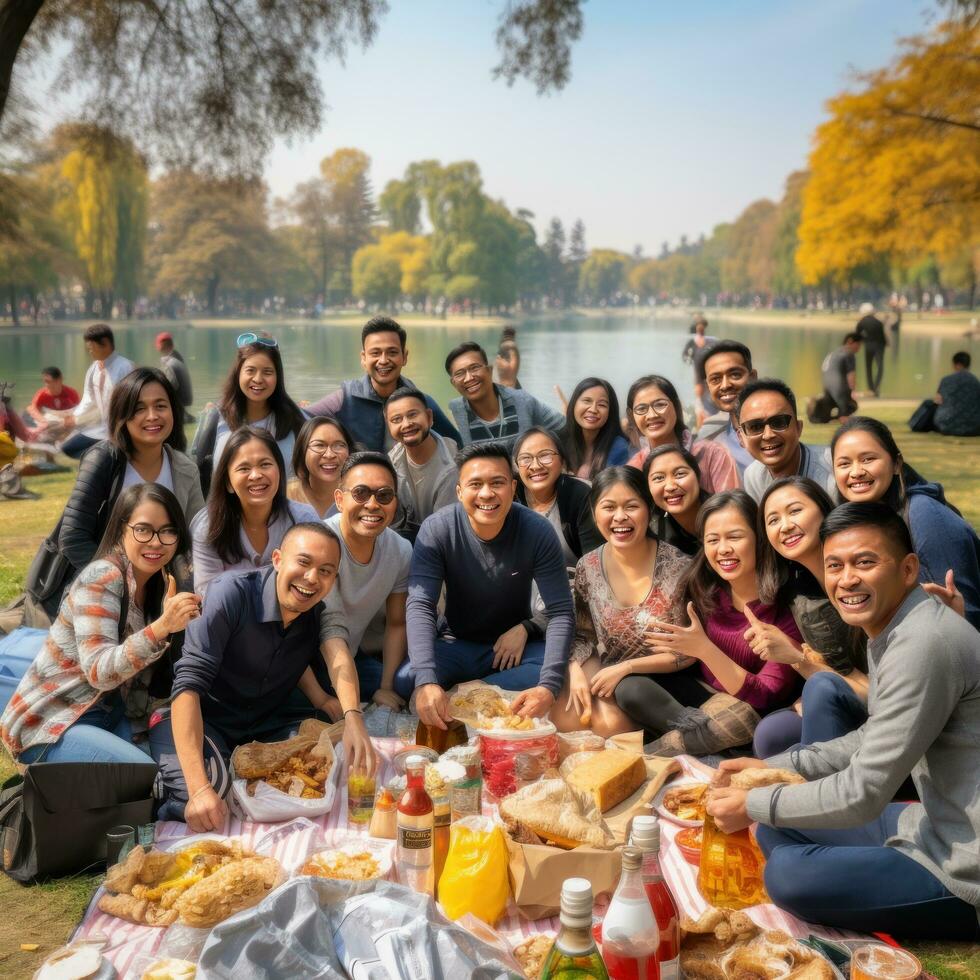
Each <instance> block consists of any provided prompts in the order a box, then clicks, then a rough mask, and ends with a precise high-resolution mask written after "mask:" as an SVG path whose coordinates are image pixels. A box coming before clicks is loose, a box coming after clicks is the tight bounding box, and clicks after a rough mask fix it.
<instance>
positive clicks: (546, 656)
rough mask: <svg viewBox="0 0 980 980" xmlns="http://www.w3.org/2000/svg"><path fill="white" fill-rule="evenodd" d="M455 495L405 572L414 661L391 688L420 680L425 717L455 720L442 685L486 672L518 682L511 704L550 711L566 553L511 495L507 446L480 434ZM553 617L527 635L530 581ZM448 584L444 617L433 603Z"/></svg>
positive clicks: (559, 661) (427, 527)
mask: <svg viewBox="0 0 980 980" xmlns="http://www.w3.org/2000/svg"><path fill="white" fill-rule="evenodd" d="M456 459H457V463H458V465H459V484H458V485H457V487H456V495H457V496H458V497H459V503H457V504H455V505H454V506H452V507H443V508H442V510H439V511H437V512H436V513H435V514H433V515H432V516H431V517H429V518H427V519H426V520H425V521H423V523H422V527H421V528H420V529H419V534H418V538H417V539H416V542H415V551H414V553H413V556H412V568H411V572H410V574H409V579H408V605H407V621H408V656H409V662H408V664H403V665H402V667H401V669H400V670H399V672H398V675H397V677H396V679H395V690H396V691H397V692H398V694H400V695H401V696H402V697H406V698H407V697H408V696H409V695H410V694H411V693H412V689H413V687H417V694H416V705H415V707H416V710H417V711H418V715H419V718H420V719H421V720H422V721H423V722H425V724H427V725H430V726H434V727H436V728H445V727H446V724H445V723H446V722H447V721H449V720H450V714H449V702H448V699H447V697H446V688H449V687H452V686H453V685H455V684H458V683H460V682H462V681H467V680H476V679H479V678H482V679H483V680H486V681H487V682H488V683H490V684H496V685H497V686H499V687H501V688H503V689H504V690H507V691H521V692H522V693H521V694H520V695H519V696H518V698H517V699H516V700H515V701H514V703H513V705H512V707H513V709H514V711H516V712H518V713H519V714H521V715H522V716H524V717H531V716H534V717H542V716H545V715H547V714H548V712H549V710H550V709H551V706H552V704H554V700H555V697H556V695H557V694H558V691H559V690H560V688H561V685H562V681H563V679H564V677H565V670H566V667H567V664H568V655H569V651H570V649H571V644H572V637H573V634H574V629H575V620H574V615H573V612H572V596H571V592H570V591H569V588H568V573H567V572H566V570H565V559H564V556H563V555H562V550H561V545H560V544H559V542H558V536H557V534H555V529H554V528H553V527H552V526H551V523H550V522H549V521H548V519H547V518H545V517H542V516H541V515H540V514H535V513H534V511H533V510H530V509H529V508H527V507H523V506H522V505H521V504H517V503H514V493H515V489H516V483H515V480H514V474H513V470H512V469H511V462H510V455H509V454H508V451H507V449H506V447H504V446H502V445H500V444H499V443H492V442H491V443H478V444H476V445H472V446H467V447H466V448H465V449H462V450H461V451H460V452H459V454H458V455H457V457H456ZM532 582H533V583H534V584H536V585H537V587H538V591H539V592H540V594H541V598H542V600H543V601H544V605H545V615H546V617H547V620H548V625H547V629H546V631H545V639H544V642H543V643H542V642H533V643H529V642H528V633H529V631H530V618H531V584H532ZM443 586H445V589H446V612H445V626H444V627H443V628H438V629H437V625H438V626H440V627H441V626H442V624H437V619H438V618H439V617H438V615H437V605H438V603H439V596H440V594H441V592H442V589H443Z"/></svg>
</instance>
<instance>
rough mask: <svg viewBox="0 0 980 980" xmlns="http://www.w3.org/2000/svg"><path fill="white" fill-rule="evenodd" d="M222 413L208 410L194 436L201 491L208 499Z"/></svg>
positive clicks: (195, 459)
mask: <svg viewBox="0 0 980 980" xmlns="http://www.w3.org/2000/svg"><path fill="white" fill-rule="evenodd" d="M220 419H221V413H220V412H219V411H218V410H217V409H214V410H213V411H210V412H208V413H207V414H206V415H205V417H204V420H203V421H202V423H201V429H200V430H199V431H198V433H197V435H196V436H195V437H194V445H193V446H192V447H191V448H192V450H193V453H194V461H195V462H196V463H197V473H198V477H199V478H200V480H201V492H202V493H203V494H204V499H205V500H207V499H208V491H209V490H210V489H211V473H212V472H213V470H214V445H215V443H216V442H217V441H218V422H219V421H220Z"/></svg>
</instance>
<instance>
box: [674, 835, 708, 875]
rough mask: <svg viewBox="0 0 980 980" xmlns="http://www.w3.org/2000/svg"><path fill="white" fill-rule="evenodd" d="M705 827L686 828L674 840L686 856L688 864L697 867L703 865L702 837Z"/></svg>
mask: <svg viewBox="0 0 980 980" xmlns="http://www.w3.org/2000/svg"><path fill="white" fill-rule="evenodd" d="M703 833H704V827H703V826H699V827H685V828H684V829H683V830H682V831H680V832H679V833H678V834H677V836H676V837H675V838H674V843H675V844H677V848H678V850H679V851H680V852H681V854H683V855H684V860H685V861H687V863H688V864H693V865H694V866H695V867H697V866H698V865H699V864H700V863H701V835H702V834H703Z"/></svg>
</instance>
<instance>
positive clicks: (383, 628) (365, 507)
mask: <svg viewBox="0 0 980 980" xmlns="http://www.w3.org/2000/svg"><path fill="white" fill-rule="evenodd" d="M334 499H335V500H336V503H337V511H338V513H336V514H334V515H333V516H332V517H328V518H327V520H326V525H327V527H328V528H331V529H332V530H333V531H335V532H336V533H337V535H338V537H339V539H340V545H341V552H342V554H341V559H340V573H339V576H338V581H337V585H336V587H335V588H334V590H333V591H332V592H331V593H330V595H329V596H328V597H327V601H326V603H325V606H326V614H327V624H326V625H325V627H324V630H323V635H324V637H326V638H333V639H334V640H335V642H339V643H343V644H344V645H345V646H346V648H347V649H349V650H350V651H351V653H353V654H355V657H354V664H355V666H356V667H357V676H358V682H359V684H360V688H361V696H362V697H363V698H364V700H365V701H373V702H374V703H375V704H379V705H385V706H387V707H389V708H395V709H397V708H400V707H402V706H403V705H404V702H403V701H402V699H401V698H400V697H398V695H397V694H395V690H394V685H395V672H396V671H397V670H398V668H399V667H400V666H401V663H402V661H403V660H404V659H405V598H406V595H407V593H408V569H409V566H410V565H411V563H412V546H411V545H410V544H409V543H408V542H407V541H406V540H405V539H404V538H402V537H401V536H400V535H398V534H397V533H396V532H395V531H393V530H392V529H391V522H392V520H393V519H394V517H395V511H396V509H397V507H398V476H397V474H396V473H395V469H394V467H393V466H392V465H391V461H390V460H389V459H388V457H387V456H385V455H384V454H383V453H354V455H353V456H350V457H348V459H347V460H346V461H345V463H344V465H343V467H341V470H340V486H339V487H338V488H337V489H336V490H335V491H334ZM317 669H318V671H319V672H321V673H322V671H320V668H319V667H318V668H317ZM322 680H323V678H322V677H321V681H322Z"/></svg>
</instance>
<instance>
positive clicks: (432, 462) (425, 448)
mask: <svg viewBox="0 0 980 980" xmlns="http://www.w3.org/2000/svg"><path fill="white" fill-rule="evenodd" d="M385 421H386V422H387V423H388V432H389V433H390V434H391V438H392V439H394V440H395V443H396V445H395V446H393V447H392V449H391V451H390V452H389V453H388V458H389V459H390V460H391V462H392V465H393V466H394V467H395V471H396V472H397V473H398V481H399V485H400V489H399V493H398V503H399V505H400V506H399V511H400V513H401V516H402V519H401V522H400V523H396V525H395V526H396V529H397V531H398V533H399V534H400V535H401V536H402V537H403V538H405V540H406V541H411V542H414V541H415V537H416V535H417V534H418V532H419V527H420V526H421V524H422V521H424V520H425V519H426V518H427V517H428V516H429V515H430V514H434V513H435V512H436V511H437V510H439V508H440V507H445V506H446V505H447V504H454V503H455V502H456V461H455V456H456V450H457V449H458V446H457V445H456V443H455V442H453V441H452V439H447V438H445V437H443V436H441V435H439V433H438V432H433V431H432V422H433V418H432V410H431V409H430V408H429V406H428V405H427V404H426V402H425V396H424V395H423V394H422V392H420V391H418V390H416V389H415V388H398V389H397V390H396V391H394V392H393V393H392V394H391V395H390V396H389V398H388V401H387V402H385Z"/></svg>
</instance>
